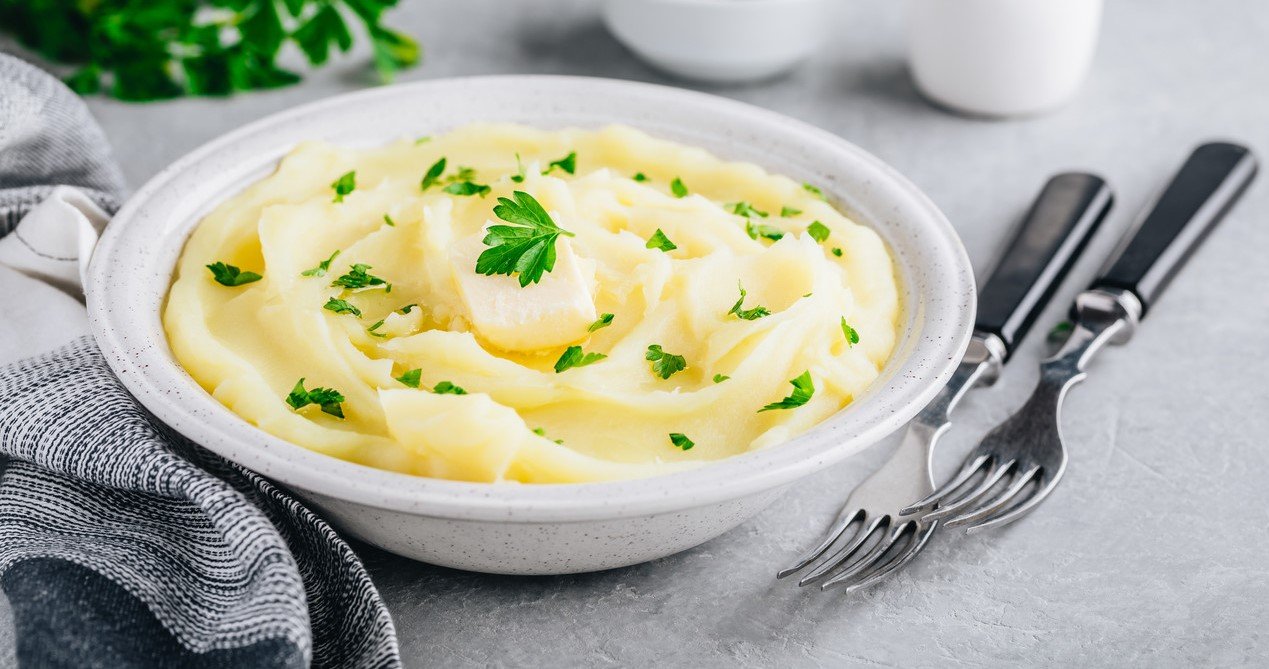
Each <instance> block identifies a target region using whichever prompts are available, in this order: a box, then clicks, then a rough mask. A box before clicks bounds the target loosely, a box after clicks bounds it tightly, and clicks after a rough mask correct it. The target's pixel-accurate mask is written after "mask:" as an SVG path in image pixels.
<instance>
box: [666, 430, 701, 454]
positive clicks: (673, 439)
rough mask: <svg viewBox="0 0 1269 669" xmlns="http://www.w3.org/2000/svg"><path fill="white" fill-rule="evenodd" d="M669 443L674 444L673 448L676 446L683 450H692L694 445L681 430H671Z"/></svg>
mask: <svg viewBox="0 0 1269 669" xmlns="http://www.w3.org/2000/svg"><path fill="white" fill-rule="evenodd" d="M670 443H671V444H674V447H675V448H678V449H681V450H684V451H690V450H692V447H693V446H695V445H696V442H694V441H692V440H691V439H688V438H687V435H685V434H683V433H682V432H671V433H670Z"/></svg>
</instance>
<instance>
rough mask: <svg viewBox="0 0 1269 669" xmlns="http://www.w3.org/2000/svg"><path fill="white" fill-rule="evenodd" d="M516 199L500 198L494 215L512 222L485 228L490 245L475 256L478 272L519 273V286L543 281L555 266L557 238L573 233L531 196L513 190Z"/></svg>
mask: <svg viewBox="0 0 1269 669" xmlns="http://www.w3.org/2000/svg"><path fill="white" fill-rule="evenodd" d="M512 196H513V197H514V198H515V199H514V200H512V199H508V198H505V197H500V198H498V204H497V206H495V207H494V210H493V211H494V215H495V216H497V217H498V218H500V219H502V220H504V221H506V222H507V223H510V224H511V225H491V226H489V229H488V230H486V231H485V238H484V240H483V241H484V244H485V246H488V247H489V248H487V249H485V250H484V251H482V252H481V254H480V257H478V258H477V259H476V273H477V274H484V275H488V276H492V275H495V274H503V275H507V276H510V275H512V274H515V273H517V272H518V273H519V274H520V286H521V287H524V286H527V285H529V284H530V283H537V282H538V281H541V280H542V274H543V273H545V272H549V271H551V270H552V269H554V268H555V241H556V240H557V239H559V237H560V235H566V236H568V237H572V236H573V233H571V232H569V231H567V230H564V229H563V228H560V227H559V226H557V225H556V224H555V221H553V220H551V216H550V214H548V213H546V210H545V209H543V208H542V205H541V204H539V203H538V201H537V200H535V199H534V198H533V196H532V195H529V194H528V193H526V192H524V191H515V192H514V193H512Z"/></svg>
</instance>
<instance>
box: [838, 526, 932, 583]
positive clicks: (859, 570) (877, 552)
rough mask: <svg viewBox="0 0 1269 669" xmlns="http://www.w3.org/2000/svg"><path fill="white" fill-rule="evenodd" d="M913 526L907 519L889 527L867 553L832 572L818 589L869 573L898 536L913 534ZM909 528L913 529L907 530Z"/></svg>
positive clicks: (897, 539)
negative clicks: (841, 568) (852, 562)
mask: <svg viewBox="0 0 1269 669" xmlns="http://www.w3.org/2000/svg"><path fill="white" fill-rule="evenodd" d="M915 527H916V523H914V522H913V521H908V522H906V523H903V524H902V525H899V526H898V527H894V528H890V530H891V531H890V532H889V533H888V536H883V537H882V538H881V541H878V542H877V544H876V545H875V546H873V547H872V548H871V549H869V550H868V552H867V554H865V555H864V556H863V557H861V558H859V559H858V560H856V561H855V562H854V564H852V565H850V566H849V567H847V568H845V569H843V570H842V571H840V572H838V573H836V574H833V577H832V578H830V579H828V580H827V581H825V582H824V583H822V584H820V590H831V589H833V588H836V587H839V586H841V585H844V584H845V583H846V582H847V581H852V580H854V579H855V578H858V577H859V576H860V575H862V574H866V573H871V571H870V570H871V569H872V568H873V567H874V566H876V565H877V564H878V563H879V562H881V560H882V558H884V557H885V556H886V555H887V554H888V553H889V552H890V549H891V548H893V547H894V545H895V543H896V542H898V541H899V537H901V536H903V535H904V534H915ZM909 528H914V529H913V531H912V532H909V531H908V530H909Z"/></svg>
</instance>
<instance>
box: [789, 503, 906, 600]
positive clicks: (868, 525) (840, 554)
mask: <svg viewBox="0 0 1269 669" xmlns="http://www.w3.org/2000/svg"><path fill="white" fill-rule="evenodd" d="M886 518H887V517H886V516H880V517H877V518H873V519H872V521H871V522H869V521H868V519H867V518H865V519H864V522H863V523H861V524H860V530H859V532H858V533H856V534H855V536H854V537H853V538H852V539H851V541H850V543H848V544H846V545H845V546H843V547H842V548H841V550H838V551H837V552H835V553H833V554H832V555H830V556H828V557H826V558H824V559H823V561H821V562H820V564H819V565H818V566H816V567H815V569H813V570H811V573H809V574H807V575H806V576H804V577H802V580H800V581H798V587H802V586H806V585H810V584H811V583H814V582H816V581H818V580H820V579H822V578H824V576H825V575H826V574H828V573H829V572H831V571H833V570H834V569H836V568H838V567H840V566H841V565H842V564H844V563H846V562H847V561H849V560H850V559H851V558H852V557H853V556H854V555H855V554H856V553H857V552H858V551H859V549H860V548H862V547H863V546H864V544H866V543H867V542H868V538H869V537H871V536H872V535H873V533H874V532H876V531H877V529H878V527H879V526H880V525H881V523H882V522H884V521H885V520H886Z"/></svg>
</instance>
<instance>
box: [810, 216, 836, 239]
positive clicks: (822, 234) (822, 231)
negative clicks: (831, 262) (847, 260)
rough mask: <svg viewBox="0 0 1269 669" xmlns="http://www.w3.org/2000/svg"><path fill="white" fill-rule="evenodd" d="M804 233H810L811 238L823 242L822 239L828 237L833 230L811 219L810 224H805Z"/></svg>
mask: <svg viewBox="0 0 1269 669" xmlns="http://www.w3.org/2000/svg"><path fill="white" fill-rule="evenodd" d="M806 234H808V235H810V236H811V239H814V240H815V241H817V242H819V243H821V244H823V243H824V240H826V239H828V236H829V235H831V234H833V231H832V230H829V229H828V226H827V225H824V224H823V223H820V222H819V221H812V222H811V224H810V225H808V226H806Z"/></svg>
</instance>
